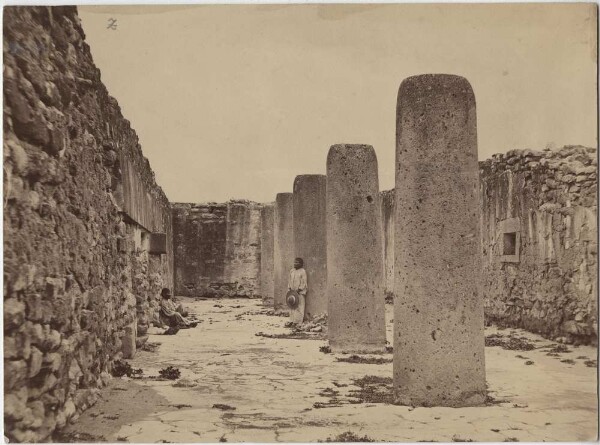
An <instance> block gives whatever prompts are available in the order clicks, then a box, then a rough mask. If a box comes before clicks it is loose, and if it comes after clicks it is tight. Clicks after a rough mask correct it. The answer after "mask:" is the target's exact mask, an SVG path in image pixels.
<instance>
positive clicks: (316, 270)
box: [294, 175, 327, 319]
mask: <svg viewBox="0 0 600 445" xmlns="http://www.w3.org/2000/svg"><path fill="white" fill-rule="evenodd" d="M326 190H327V176H325V175H300V176H296V179H295V180H294V257H300V258H302V259H303V260H304V269H305V270H306V276H307V282H308V292H307V294H306V306H305V309H304V316H305V319H310V318H312V317H314V316H316V315H319V314H326V313H327V226H326V223H325V221H326V217H325V214H326V212H325V203H326Z"/></svg>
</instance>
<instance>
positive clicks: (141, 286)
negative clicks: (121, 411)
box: [3, 7, 173, 442]
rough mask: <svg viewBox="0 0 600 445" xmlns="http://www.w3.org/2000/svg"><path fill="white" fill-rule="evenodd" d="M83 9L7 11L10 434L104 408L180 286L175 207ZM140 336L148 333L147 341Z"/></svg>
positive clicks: (26, 438)
mask: <svg viewBox="0 0 600 445" xmlns="http://www.w3.org/2000/svg"><path fill="white" fill-rule="evenodd" d="M84 39H85V35H84V32H83V30H82V28H81V24H80V21H79V18H78V16H77V9H76V8H75V7H35V8H32V7H26V8H25V7H7V8H5V9H4V35H3V43H4V141H3V143H4V197H3V198H4V202H3V204H4V388H5V399H4V403H5V405H4V406H5V412H4V420H5V434H6V435H7V436H8V438H9V439H10V440H13V441H19V442H33V441H44V440H48V439H49V438H50V437H51V434H52V432H53V431H54V430H55V429H56V428H59V427H62V426H64V425H65V424H66V422H67V421H68V420H69V419H70V418H73V417H74V416H76V415H77V413H78V412H80V411H81V410H83V409H85V408H86V407H87V406H89V405H90V404H92V403H94V401H95V399H96V397H97V394H98V389H99V388H100V387H101V386H102V385H103V383H104V382H105V381H106V379H107V377H108V373H107V372H108V371H109V370H110V366H111V363H112V361H113V360H115V359H118V358H120V357H122V356H123V355H126V356H127V355H131V354H133V353H134V352H135V347H136V343H137V344H139V343H141V342H143V341H144V339H145V335H144V330H145V329H147V327H148V323H149V320H150V319H152V318H153V316H154V310H153V308H155V307H156V304H157V300H156V296H157V295H158V294H157V290H159V289H160V288H161V287H162V286H163V285H170V284H171V283H172V270H173V263H172V255H171V254H170V245H171V241H170V236H171V214H170V206H169V202H168V200H167V198H166V196H165V194H164V193H163V192H162V190H161V189H160V187H158V186H157V185H156V183H155V180H154V174H153V172H152V170H151V169H150V166H149V163H148V161H147V160H146V159H145V158H144V156H143V154H142V151H141V148H140V145H139V143H138V138H137V136H136V134H135V132H134V130H133V129H132V128H131V126H130V124H129V122H128V121H127V120H126V119H124V118H123V116H122V114H121V111H120V108H119V105H118V104H117V102H116V100H115V99H113V98H112V97H111V96H109V94H108V92H107V90H106V88H105V87H104V85H103V84H102V82H101V80H100V72H99V70H98V69H97V68H96V67H95V65H94V63H93V61H92V57H91V54H90V50H89V47H88V45H87V44H86V43H85V41H84ZM136 336H137V338H136Z"/></svg>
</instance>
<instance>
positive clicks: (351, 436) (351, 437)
mask: <svg viewBox="0 0 600 445" xmlns="http://www.w3.org/2000/svg"><path fill="white" fill-rule="evenodd" d="M319 442H336V443H338V442H382V441H381V440H374V439H371V438H370V437H369V436H359V435H358V434H355V433H353V432H352V431H346V432H344V433H342V434H338V435H337V436H335V437H333V438H332V437H328V438H327V439H325V440H324V441H322V440H320V441H319Z"/></svg>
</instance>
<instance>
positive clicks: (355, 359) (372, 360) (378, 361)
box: [335, 354, 394, 365]
mask: <svg viewBox="0 0 600 445" xmlns="http://www.w3.org/2000/svg"><path fill="white" fill-rule="evenodd" d="M335 360H336V361H337V362H345V363H363V364H370V365H382V364H384V363H392V362H393V361H394V360H393V359H391V358H381V357H364V356H360V355H356V354H353V355H351V356H349V357H336V359H335Z"/></svg>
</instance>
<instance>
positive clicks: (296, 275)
mask: <svg viewBox="0 0 600 445" xmlns="http://www.w3.org/2000/svg"><path fill="white" fill-rule="evenodd" d="M290 290H293V291H294V292H296V293H297V294H298V298H299V303H298V305H297V306H296V307H295V308H290V318H291V321H292V323H297V324H298V323H302V322H303V321H304V304H305V298H306V291H307V281H306V271H305V270H304V260H303V259H302V258H296V259H295V260H294V268H293V269H292V270H290V279H289V281H288V291H290Z"/></svg>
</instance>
